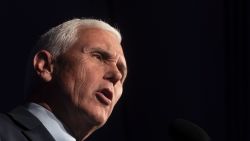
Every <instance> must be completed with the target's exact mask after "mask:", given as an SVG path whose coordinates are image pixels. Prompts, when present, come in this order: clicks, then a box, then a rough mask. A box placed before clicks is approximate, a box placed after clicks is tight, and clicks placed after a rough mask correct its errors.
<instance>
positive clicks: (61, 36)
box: [36, 19, 122, 59]
mask: <svg viewBox="0 0 250 141" xmlns="http://www.w3.org/2000/svg"><path fill="white" fill-rule="evenodd" d="M88 28H98V29H103V30H107V31H110V32H112V33H113V34H114V35H115V36H117V38H118V40H119V42H121V40H122V37H121V34H120V32H119V30H118V29H116V28H114V27H112V26H111V25H109V24H108V23H106V22H104V21H102V20H97V19H73V20H70V21H66V22H64V23H62V24H60V25H58V26H56V27H53V28H51V29H50V30H49V31H48V32H46V33H45V34H43V35H42V36H41V37H40V40H39V41H38V43H37V46H36V51H38V50H40V49H45V50H47V51H49V52H50V53H51V54H52V56H53V57H54V59H55V58H57V56H59V55H60V54H62V53H64V52H65V51H66V49H68V48H70V47H71V46H72V45H73V44H74V43H75V42H76V41H77V39H78V33H79V30H80V29H88Z"/></svg>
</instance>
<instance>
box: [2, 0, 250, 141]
mask: <svg viewBox="0 0 250 141" xmlns="http://www.w3.org/2000/svg"><path fill="white" fill-rule="evenodd" d="M249 8H250V4H249V3H248V2H247V0H189V1H187V0H175V1H164V0H148V1H145V0H137V1H136V0H133V1H132V0H104V1H99V0H82V1H65V0H56V1H48V0H40V1H38V0H33V1H21V0H8V1H7V0H5V1H1V2H0V16H1V22H0V25H1V29H0V33H1V34H0V37H1V38H0V41H1V44H0V45H1V50H0V52H1V55H0V60H1V69H0V74H1V81H2V82H1V85H0V88H1V91H2V92H1V96H0V104H1V105H0V110H1V111H2V112H6V111H8V110H10V109H12V108H13V107H15V106H16V105H18V104H20V103H21V102H22V101H23V99H24V98H23V97H24V94H23V85H24V84H23V83H24V75H25V67H26V61H27V59H28V54H29V51H30V50H31V48H32V47H33V46H34V44H35V42H36V41H37V39H38V38H39V35H41V34H42V33H44V32H45V31H47V30H48V29H49V28H51V27H52V26H56V25H58V24H60V23H62V22H63V21H65V20H69V19H72V18H75V17H78V18H79V17H94V18H100V19H103V20H105V21H108V22H110V23H112V24H113V25H115V26H118V27H119V28H120V30H121V33H122V35H123V46H124V50H125V54H126V57H127V63H128V67H129V68H128V69H129V73H128V74H129V75H128V79H127V81H126V85H125V91H124V94H123V97H122V99H121V101H120V102H119V104H118V106H117V108H116V109H115V111H114V112H113V115H112V116H111V118H110V119H109V121H108V122H107V124H106V125H105V126H104V127H103V128H101V129H100V130H98V131H96V132H95V133H94V134H93V135H91V137H90V138H89V139H88V141H94V140H95V141H97V140H102V141H106V140H108V141H136V140H139V141H141V140H146V141H157V140H162V141H163V140H166V141H170V139H169V137H168V134H167V132H168V128H167V127H168V125H169V123H171V122H172V121H173V120H174V119H176V118H184V119H186V120H190V121H192V122H194V123H195V124H197V125H199V126H200V127H202V128H203V129H204V130H206V132H207V133H208V134H209V136H210V137H211V138H212V140H213V141H247V140H250V137H249V133H250V129H249V128H250V123H249V118H250V116H249V113H250V112H249V108H250V107H249V102H248V101H249V100H250V99H249V96H248V95H249V80H250V77H249V76H250V75H249V63H250V62H249V61H250V57H249V53H250V51H249V41H250V40H249V39H248V38H249V36H248V35H249V20H250V18H249V11H248V9H249Z"/></svg>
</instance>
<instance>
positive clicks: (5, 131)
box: [0, 19, 127, 141]
mask: <svg viewBox="0 0 250 141" xmlns="http://www.w3.org/2000/svg"><path fill="white" fill-rule="evenodd" d="M33 56H34V57H33V58H32V70H33V71H32V73H30V74H31V75H30V85H29V86H30V87H29V93H30V96H29V99H28V103H27V104H26V105H24V106H21V107H18V108H16V109H14V110H13V111H11V112H9V113H8V114H2V115H0V140H1V141H28V140H35V141H42V140H43V141H45V140H46V141H54V140H56V141H74V140H77V141H83V140H85V139H86V138H87V137H88V136H89V135H90V134H91V133H93V132H94V131H95V130H97V129H98V128H100V127H101V126H103V125H104V123H105V122H106V121H107V119H108V118H109V116H110V114H111V112H112V110H113V108H114V106H115V104H116V103H117V101H118V100H119V98H120V97H121V95H122V91H123V83H124V80H125V78H126V75H127V67H126V61H125V57H124V54H123V50H122V47H121V35H120V33H119V32H118V30H116V29H115V28H114V27H112V26H110V25H109V24H107V23H105V22H103V21H99V20H95V19H73V20H70V21H67V22H65V23H62V24H61V25H58V26H56V27H54V28H52V29H50V30H49V31H48V32H47V33H45V34H44V35H42V36H41V38H40V40H39V41H38V43H37V46H36V48H35V49H34V55H33Z"/></svg>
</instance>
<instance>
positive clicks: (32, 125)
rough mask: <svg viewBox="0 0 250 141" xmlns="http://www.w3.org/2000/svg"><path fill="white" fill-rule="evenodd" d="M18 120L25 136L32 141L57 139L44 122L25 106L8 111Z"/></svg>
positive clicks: (52, 140)
mask: <svg viewBox="0 0 250 141" xmlns="http://www.w3.org/2000/svg"><path fill="white" fill-rule="evenodd" d="M8 114H9V115H10V116H11V118H12V119H13V120H14V121H16V122H17V124H18V125H19V127H20V129H21V130H22V133H23V134H24V136H26V137H27V138H29V140H31V141H55V140H54V139H53V137H52V136H51V135H50V133H49V132H48V131H47V129H46V128H45V127H44V126H43V124H42V123H41V122H40V121H39V120H38V119H37V118H36V117H35V116H33V115H32V114H31V113H30V112H28V111H27V110H26V109H25V108H24V107H22V106H20V107H17V108H16V109H14V110H13V111H11V112H10V113H8Z"/></svg>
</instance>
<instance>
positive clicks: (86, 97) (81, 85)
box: [55, 28, 127, 126]
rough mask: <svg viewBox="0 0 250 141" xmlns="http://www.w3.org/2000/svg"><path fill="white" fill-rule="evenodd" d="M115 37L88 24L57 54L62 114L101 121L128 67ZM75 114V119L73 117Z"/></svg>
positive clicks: (115, 95) (119, 89) (118, 91)
mask: <svg viewBox="0 0 250 141" xmlns="http://www.w3.org/2000/svg"><path fill="white" fill-rule="evenodd" d="M126 68H127V67H126V61H125V57H124V54H123V51H122V47H121V45H120V43H119V41H118V39H117V37H116V36H115V35H114V34H113V33H111V32H109V31H106V30H101V29H96V28H91V29H84V30H82V31H80V32H79V39H78V41H76V43H75V44H74V45H73V46H72V47H71V48H69V49H68V50H67V51H66V53H64V54H63V55H61V56H59V58H58V60H57V64H56V67H55V73H56V81H57V82H58V83H59V86H60V87H59V89H60V94H61V95H62V96H61V97H60V98H61V99H62V101H63V102H62V103H63V104H64V106H62V107H64V108H65V114H71V115H66V116H70V117H71V118H73V119H72V120H79V119H80V120H84V122H87V123H89V124H95V125H98V126H101V125H103V124H104V123H105V122H106V121H107V119H108V117H109V116H110V114H111V112H112V110H113V108H114V106H115V104H116V103H117V101H118V100H119V98H120V97H121V95H122V90H123V82H124V80H125V77H126V74H127V69H126ZM74 118H75V119H74Z"/></svg>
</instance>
